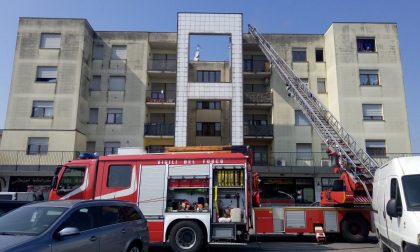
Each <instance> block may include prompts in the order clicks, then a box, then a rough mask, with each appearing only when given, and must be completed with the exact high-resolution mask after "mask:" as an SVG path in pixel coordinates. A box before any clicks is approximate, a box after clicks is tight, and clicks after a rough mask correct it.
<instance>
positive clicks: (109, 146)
mask: <svg viewBox="0 0 420 252" xmlns="http://www.w3.org/2000/svg"><path fill="white" fill-rule="evenodd" d="M118 148H120V142H105V147H104V153H105V155H110V154H117V152H118Z"/></svg>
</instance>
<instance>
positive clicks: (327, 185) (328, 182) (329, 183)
mask: <svg viewBox="0 0 420 252" xmlns="http://www.w3.org/2000/svg"><path fill="white" fill-rule="evenodd" d="M335 180H337V178H321V186H322V191H326V190H330V189H332V188H333V184H334V181H335Z"/></svg>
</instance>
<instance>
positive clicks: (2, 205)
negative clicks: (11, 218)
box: [0, 200, 31, 216]
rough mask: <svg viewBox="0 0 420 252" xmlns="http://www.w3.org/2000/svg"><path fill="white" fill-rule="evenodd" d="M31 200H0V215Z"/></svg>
mask: <svg viewBox="0 0 420 252" xmlns="http://www.w3.org/2000/svg"><path fill="white" fill-rule="evenodd" d="M30 202H31V201H20V200H0V216H2V215H4V214H5V213H7V212H10V211H12V210H15V209H16V208H19V207H21V206H23V205H26V204H28V203H30Z"/></svg>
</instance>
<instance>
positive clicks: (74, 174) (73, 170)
mask: <svg viewBox="0 0 420 252" xmlns="http://www.w3.org/2000/svg"><path fill="white" fill-rule="evenodd" d="M85 173H86V167H71V166H66V167H65V170H64V172H63V176H62V177H61V180H60V182H59V184H58V187H57V194H58V195H64V194H67V193H69V192H71V191H73V190H74V189H76V188H78V187H80V186H81V185H82V184H83V181H84V178H85Z"/></svg>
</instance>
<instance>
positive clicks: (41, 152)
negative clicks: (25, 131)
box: [26, 137, 50, 155]
mask: <svg viewBox="0 0 420 252" xmlns="http://www.w3.org/2000/svg"><path fill="white" fill-rule="evenodd" d="M35 139H44V140H45V139H46V140H47V144H46V145H45V144H30V142H31V140H35ZM49 143H50V139H49V137H28V140H27V145H26V155H46V154H48V146H49ZM32 145H34V146H36V152H32V151H31V146H32ZM45 147H46V148H45ZM42 148H45V150H43V149H42Z"/></svg>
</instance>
